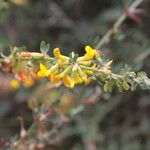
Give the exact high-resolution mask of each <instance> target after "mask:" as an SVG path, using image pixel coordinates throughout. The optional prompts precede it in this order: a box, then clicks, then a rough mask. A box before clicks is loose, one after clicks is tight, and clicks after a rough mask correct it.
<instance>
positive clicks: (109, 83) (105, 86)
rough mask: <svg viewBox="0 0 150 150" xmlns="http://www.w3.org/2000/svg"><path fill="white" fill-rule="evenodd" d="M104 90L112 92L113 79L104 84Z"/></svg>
mask: <svg viewBox="0 0 150 150" xmlns="http://www.w3.org/2000/svg"><path fill="white" fill-rule="evenodd" d="M104 91H105V92H107V91H109V92H111V91H112V82H111V81H106V83H105V85H104Z"/></svg>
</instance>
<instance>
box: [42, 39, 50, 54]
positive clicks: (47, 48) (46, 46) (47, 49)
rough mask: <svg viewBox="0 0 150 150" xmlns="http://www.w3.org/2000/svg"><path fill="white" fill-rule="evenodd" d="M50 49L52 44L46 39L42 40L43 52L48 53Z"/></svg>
mask: <svg viewBox="0 0 150 150" xmlns="http://www.w3.org/2000/svg"><path fill="white" fill-rule="evenodd" d="M49 50H50V44H46V42H45V41H42V42H41V44H40V51H41V53H43V54H47V53H48V51H49Z"/></svg>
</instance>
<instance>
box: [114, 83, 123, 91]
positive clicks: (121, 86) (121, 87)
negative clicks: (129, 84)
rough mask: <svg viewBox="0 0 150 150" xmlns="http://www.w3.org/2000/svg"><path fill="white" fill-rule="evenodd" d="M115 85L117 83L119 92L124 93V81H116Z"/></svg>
mask: <svg viewBox="0 0 150 150" xmlns="http://www.w3.org/2000/svg"><path fill="white" fill-rule="evenodd" d="M115 83H116V86H117V88H118V90H119V92H122V90H123V85H122V84H123V83H122V81H121V80H115Z"/></svg>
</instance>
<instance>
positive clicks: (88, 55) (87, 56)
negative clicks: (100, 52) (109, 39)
mask: <svg viewBox="0 0 150 150" xmlns="http://www.w3.org/2000/svg"><path fill="white" fill-rule="evenodd" d="M85 51H86V54H85V55H84V56H82V57H79V58H78V59H77V61H88V60H91V59H93V58H94V56H95V55H96V54H97V52H96V50H95V49H92V48H91V47H90V46H86V47H85Z"/></svg>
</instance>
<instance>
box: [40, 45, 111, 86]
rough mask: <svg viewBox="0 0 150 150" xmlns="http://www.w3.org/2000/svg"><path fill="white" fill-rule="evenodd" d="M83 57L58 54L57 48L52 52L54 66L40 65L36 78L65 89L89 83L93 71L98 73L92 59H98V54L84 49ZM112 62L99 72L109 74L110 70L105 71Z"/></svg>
mask: <svg viewBox="0 0 150 150" xmlns="http://www.w3.org/2000/svg"><path fill="white" fill-rule="evenodd" d="M85 51H86V53H85V55H84V56H81V57H78V55H76V54H75V53H74V52H72V53H71V55H70V57H67V56H64V55H62V54H61V53H60V49H59V48H55V49H54V50H53V53H54V56H55V58H56V61H55V64H54V65H52V66H46V65H45V64H43V63H40V70H39V71H38V73H37V76H38V77H48V79H50V81H51V83H53V84H56V83H59V82H63V83H64V85H65V86H66V87H69V88H74V86H75V85H76V84H81V83H85V84H87V83H89V82H90V81H91V80H92V76H93V74H94V72H95V71H98V67H99V66H98V65H97V64H96V63H94V59H95V58H96V57H98V52H97V51H96V50H95V49H92V48H91V47H90V46H86V47H85ZM111 63H112V61H110V62H109V63H107V64H106V65H105V67H101V71H102V72H103V73H105V74H110V73H111V70H109V69H107V67H109V66H110V64H111ZM99 69H100V68H99Z"/></svg>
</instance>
